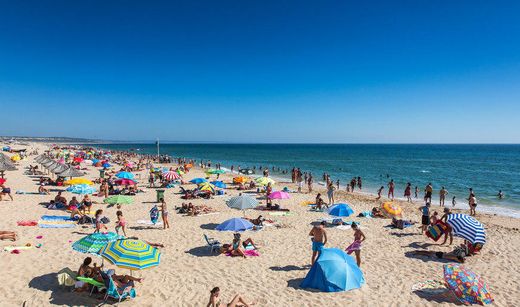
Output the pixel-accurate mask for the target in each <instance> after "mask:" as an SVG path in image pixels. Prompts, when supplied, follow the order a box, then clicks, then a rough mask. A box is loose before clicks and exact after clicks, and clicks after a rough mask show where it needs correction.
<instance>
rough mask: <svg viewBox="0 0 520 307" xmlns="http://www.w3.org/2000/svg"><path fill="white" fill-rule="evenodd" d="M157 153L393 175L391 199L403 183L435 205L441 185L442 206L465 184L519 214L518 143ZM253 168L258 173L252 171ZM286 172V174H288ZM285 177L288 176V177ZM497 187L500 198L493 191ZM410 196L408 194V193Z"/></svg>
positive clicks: (213, 147)
mask: <svg viewBox="0 0 520 307" xmlns="http://www.w3.org/2000/svg"><path fill="white" fill-rule="evenodd" d="M100 147H103V148H107V149H114V150H130V149H134V150H137V149H138V150H139V152H141V153H147V154H155V153H156V152H157V149H156V145H155V144H110V145H105V144H104V145H100ZM160 152H161V154H168V155H171V156H172V157H186V158H194V159H204V160H211V161H212V163H213V164H214V163H216V162H219V163H221V164H222V166H223V167H225V168H228V169H229V168H230V166H231V165H235V168H236V166H237V165H240V167H241V168H248V167H249V168H252V166H253V165H254V166H256V168H257V169H258V168H259V167H260V166H262V167H265V166H268V167H269V168H270V173H271V175H272V176H275V177H287V175H284V174H282V173H281V172H277V171H275V172H273V171H272V167H273V166H274V167H275V168H276V169H278V168H281V169H287V170H289V171H290V169H291V168H292V167H300V168H301V170H302V171H307V172H309V171H310V172H312V174H313V177H314V178H315V182H318V181H322V175H323V173H324V172H326V173H328V174H330V176H331V178H332V179H334V181H335V180H337V179H339V180H340V185H342V186H344V185H345V184H346V183H347V182H349V181H350V179H352V177H357V176H361V177H362V179H363V190H364V191H365V192H368V193H375V192H376V190H377V188H378V187H380V186H385V190H384V192H383V195H386V192H387V183H388V181H389V180H390V179H393V180H394V182H395V183H396V197H402V195H403V191H404V187H405V185H406V183H407V182H410V183H412V191H413V188H414V187H415V186H418V187H419V190H420V194H419V199H422V195H423V190H424V187H425V186H426V184H428V183H429V182H431V183H432V184H433V188H434V194H433V195H434V197H433V203H434V204H437V203H438V191H439V189H440V188H441V186H445V188H446V189H447V190H448V191H449V195H448V196H447V198H446V204H449V205H450V206H451V198H452V197H453V196H456V200H457V203H458V206H457V207H460V208H467V201H466V198H467V197H468V189H469V188H470V187H472V188H473V190H474V191H475V193H476V196H477V200H478V204H479V207H478V208H477V209H478V210H482V211H486V212H490V213H497V214H501V215H509V216H516V217H520V145H470V144H468V145H437V144H436V145H422V144H421V145H414V144H399V145H397V144H395V145H394V144H392V145H390V144H183V143H181V144H161V146H160ZM257 172H258V171H257ZM289 176H290V172H289ZM287 178H288V177H287ZM499 190H502V191H503V193H504V194H505V197H504V198H503V199H498V197H497V193H498V191H499ZM412 195H413V192H412Z"/></svg>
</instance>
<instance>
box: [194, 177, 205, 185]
mask: <svg viewBox="0 0 520 307" xmlns="http://www.w3.org/2000/svg"><path fill="white" fill-rule="evenodd" d="M190 182H191V183H195V184H199V183H203V182H208V181H207V180H206V179H204V178H193V179H192V180H190Z"/></svg>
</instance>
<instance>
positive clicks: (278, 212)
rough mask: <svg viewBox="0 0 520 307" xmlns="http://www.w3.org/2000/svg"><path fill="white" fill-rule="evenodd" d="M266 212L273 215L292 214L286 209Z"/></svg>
mask: <svg viewBox="0 0 520 307" xmlns="http://www.w3.org/2000/svg"><path fill="white" fill-rule="evenodd" d="M267 214H269V215H273V216H290V215H293V213H292V212H288V211H275V212H268V213H267Z"/></svg>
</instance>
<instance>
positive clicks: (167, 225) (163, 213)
mask: <svg viewBox="0 0 520 307" xmlns="http://www.w3.org/2000/svg"><path fill="white" fill-rule="evenodd" d="M159 201H160V202H161V216H162V220H163V229H166V228H170V223H169V222H168V206H167V205H166V202H165V201H164V198H161V199H159Z"/></svg>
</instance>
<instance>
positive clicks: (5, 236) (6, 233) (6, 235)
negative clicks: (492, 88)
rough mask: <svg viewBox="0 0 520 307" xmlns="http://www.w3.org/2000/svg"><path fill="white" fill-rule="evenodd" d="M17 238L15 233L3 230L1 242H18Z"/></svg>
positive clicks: (0, 234)
mask: <svg viewBox="0 0 520 307" xmlns="http://www.w3.org/2000/svg"><path fill="white" fill-rule="evenodd" d="M16 239H17V236H16V233H15V232H14V231H7V230H1V231H0V240H11V241H16Z"/></svg>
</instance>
